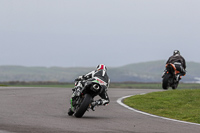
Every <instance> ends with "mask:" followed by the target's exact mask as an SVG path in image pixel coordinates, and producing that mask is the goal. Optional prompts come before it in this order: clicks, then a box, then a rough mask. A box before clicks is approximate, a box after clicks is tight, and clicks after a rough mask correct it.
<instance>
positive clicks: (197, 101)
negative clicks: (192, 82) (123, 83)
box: [123, 89, 200, 123]
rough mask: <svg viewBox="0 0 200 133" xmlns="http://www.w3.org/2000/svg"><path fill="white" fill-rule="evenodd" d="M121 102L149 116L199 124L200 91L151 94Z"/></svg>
mask: <svg viewBox="0 0 200 133" xmlns="http://www.w3.org/2000/svg"><path fill="white" fill-rule="evenodd" d="M123 102H124V103H125V104H127V105H128V106H130V107H133V108H135V109H138V110H141V111H144V112H147V113H150V114H154V115H158V116H163V117H167V118H172V119H177V120H183V121H188V122H194V123H200V89H182V90H169V91H163V92H152V93H148V94H145V95H136V96H132V97H129V98H126V99H124V101H123Z"/></svg>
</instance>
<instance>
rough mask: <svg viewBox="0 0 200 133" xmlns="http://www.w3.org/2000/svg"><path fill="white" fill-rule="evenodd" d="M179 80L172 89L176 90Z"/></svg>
mask: <svg viewBox="0 0 200 133" xmlns="http://www.w3.org/2000/svg"><path fill="white" fill-rule="evenodd" d="M178 84H179V82H177V83H176V84H175V85H173V86H172V89H173V90H175V89H176V88H177V87H178Z"/></svg>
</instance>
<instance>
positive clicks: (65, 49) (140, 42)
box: [0, 0, 200, 67]
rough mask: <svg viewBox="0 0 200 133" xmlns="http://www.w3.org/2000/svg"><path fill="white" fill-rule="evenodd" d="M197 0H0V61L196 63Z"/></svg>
mask: <svg viewBox="0 0 200 133" xmlns="http://www.w3.org/2000/svg"><path fill="white" fill-rule="evenodd" d="M199 7H200V0H0V65H23V66H47V67H50V66H62V67H77V66H96V65H97V64H99V63H104V64H106V65H107V66H112V67H115V66H123V65H127V64H131V63H138V62H146V61H155V60H167V59H168V57H169V56H171V55H172V53H173V50H175V49H178V50H180V52H181V54H182V55H183V56H184V57H185V59H186V61H195V62H200V8H199Z"/></svg>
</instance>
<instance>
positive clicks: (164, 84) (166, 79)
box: [162, 73, 171, 90]
mask: <svg viewBox="0 0 200 133" xmlns="http://www.w3.org/2000/svg"><path fill="white" fill-rule="evenodd" d="M170 77H171V74H169V73H167V74H166V75H165V76H164V77H163V81H162V88H163V89H165V90H167V89H168V88H169V79H170Z"/></svg>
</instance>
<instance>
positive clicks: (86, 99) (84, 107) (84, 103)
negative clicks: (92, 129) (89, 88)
mask: <svg viewBox="0 0 200 133" xmlns="http://www.w3.org/2000/svg"><path fill="white" fill-rule="evenodd" d="M91 101H92V96H91V95H89V94H85V97H84V99H83V101H82V103H81V105H80V107H79V109H78V110H77V111H76V112H75V113H74V116H75V117H77V118H81V117H82V116H83V115H84V113H85V112H86V110H87V109H88V106H89V104H90V103H91Z"/></svg>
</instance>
